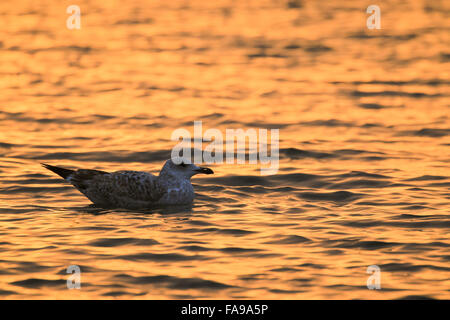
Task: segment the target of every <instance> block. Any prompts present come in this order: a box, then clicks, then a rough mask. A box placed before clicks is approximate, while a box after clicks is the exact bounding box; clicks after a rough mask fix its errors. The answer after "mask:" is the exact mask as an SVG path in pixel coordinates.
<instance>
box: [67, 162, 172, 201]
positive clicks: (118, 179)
mask: <svg viewBox="0 0 450 320" xmlns="http://www.w3.org/2000/svg"><path fill="white" fill-rule="evenodd" d="M68 180H69V181H70V182H71V183H72V184H73V185H74V186H75V187H76V188H77V189H78V190H79V191H81V192H82V193H83V194H85V195H86V196H87V197H88V198H89V199H91V200H92V201H93V202H94V203H96V202H103V203H111V204H114V203H117V202H118V201H119V202H120V201H146V202H156V201H158V200H159V199H160V198H161V197H162V196H163V195H164V193H165V190H164V189H163V188H161V187H160V186H159V184H158V183H157V177H155V176H154V175H152V174H150V173H147V172H139V171H117V172H112V173H107V172H104V171H98V170H86V169H80V170H77V171H76V172H75V173H74V174H73V175H72V176H71V177H70V179H68Z"/></svg>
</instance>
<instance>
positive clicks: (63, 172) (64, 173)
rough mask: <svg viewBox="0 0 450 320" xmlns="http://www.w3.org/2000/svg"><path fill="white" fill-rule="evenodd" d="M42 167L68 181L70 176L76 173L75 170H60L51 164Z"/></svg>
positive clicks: (43, 164)
mask: <svg viewBox="0 0 450 320" xmlns="http://www.w3.org/2000/svg"><path fill="white" fill-rule="evenodd" d="M41 164H42V166H43V167H44V168H46V169H48V170H50V171H53V172H54V173H56V174H57V175H59V176H61V177H63V178H64V179H66V178H67V177H68V176H70V175H71V174H72V173H74V172H75V171H74V170H70V169H64V168H60V167H55V166H51V165H49V164H45V163H41Z"/></svg>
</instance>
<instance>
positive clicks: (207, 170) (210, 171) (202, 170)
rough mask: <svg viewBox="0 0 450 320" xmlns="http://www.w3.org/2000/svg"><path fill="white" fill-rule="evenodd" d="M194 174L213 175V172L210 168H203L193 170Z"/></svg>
mask: <svg viewBox="0 0 450 320" xmlns="http://www.w3.org/2000/svg"><path fill="white" fill-rule="evenodd" d="M194 171H195V172H198V173H204V174H213V173H214V171H212V170H211V169H210V168H205V167H199V168H198V169H195V170H194Z"/></svg>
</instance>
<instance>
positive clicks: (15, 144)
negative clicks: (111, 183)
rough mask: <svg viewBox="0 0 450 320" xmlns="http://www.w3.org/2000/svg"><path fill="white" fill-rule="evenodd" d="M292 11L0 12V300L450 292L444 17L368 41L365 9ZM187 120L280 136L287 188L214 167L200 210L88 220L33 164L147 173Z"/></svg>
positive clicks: (394, 25) (386, 12)
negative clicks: (376, 283) (75, 17)
mask: <svg viewBox="0 0 450 320" xmlns="http://www.w3.org/2000/svg"><path fill="white" fill-rule="evenodd" d="M287 3H288V1H281V0H279V1H275V0H274V1H243V2H241V1H232V0H227V1H225V0H223V1H213V2H205V1H169V2H168V1H127V3H123V2H121V1H96V3H95V4H94V3H92V1H76V4H77V5H79V6H80V8H81V21H82V22H81V23H82V27H81V29H80V30H69V29H67V28H66V19H67V17H68V14H67V13H66V8H67V6H68V5H71V4H74V3H73V1H62V2H61V1H39V2H35V1H25V0H23V1H15V3H14V5H11V4H10V3H7V2H2V3H0V16H1V17H2V28H1V29H0V64H1V65H0V66H1V68H0V75H1V76H0V88H1V92H2V95H1V97H0V152H1V158H0V159H1V160H0V170H1V171H0V175H1V179H0V187H1V190H2V191H1V192H0V210H1V211H0V220H1V222H0V234H1V235H2V240H1V243H0V253H1V259H0V267H1V268H0V270H1V271H0V295H1V296H2V297H4V298H25V297H26V298H57V299H61V298H64V299H77V298H152V299H164V298H191V297H194V298H215V299H222V298H265V299H294V298H301V299H314V298H326V299H336V298H342V299H355V298H362V299H391V298H401V297H408V296H421V297H433V298H448V297H449V294H448V288H449V287H450V282H449V280H448V279H449V278H450V277H449V264H448V261H449V260H448V257H449V251H448V247H449V241H448V236H447V234H448V226H449V220H448V214H449V211H450V210H449V207H450V206H449V201H448V199H449V193H448V186H449V183H450V182H449V167H448V160H449V152H448V150H449V149H448V147H449V145H450V139H449V133H450V131H449V130H450V129H449V123H450V121H449V116H448V114H449V104H448V101H449V100H448V92H449V90H448V88H449V86H448V85H449V82H448V79H449V62H448V57H449V45H448V44H449V43H450V42H449V38H448V27H449V20H448V19H446V17H447V15H448V10H449V8H448V4H447V3H445V2H444V1H388V2H383V4H382V5H381V19H382V29H381V30H368V29H366V19H367V16H368V15H367V14H365V9H366V7H367V5H368V4H367V2H365V1H351V2H342V1H326V2H314V1H301V6H300V7H299V8H289V6H288V5H287ZM195 120H202V121H203V127H204V130H206V129H208V128H217V129H219V130H221V131H222V132H225V130H226V129H227V128H244V129H246V128H268V129H270V128H278V129H280V170H279V175H278V176H274V177H269V178H263V177H260V176H259V167H258V166H254V165H249V164H246V165H236V164H234V165H229V164H223V165H216V166H214V171H215V172H216V174H215V176H214V177H208V178H194V183H195V184H196V188H197V192H198V193H199V194H200V197H199V198H198V199H197V200H196V202H195V205H194V207H193V208H192V210H188V209H186V210H182V211H181V212H175V213H167V212H166V211H164V210H157V211H156V212H152V213H148V212H147V213H143V212H128V211H125V210H109V211H103V212H101V211H100V212H97V211H95V210H94V209H92V208H88V207H87V205H88V204H89V202H88V200H87V199H85V198H83V197H82V196H81V195H79V194H78V193H77V192H76V191H75V190H74V189H73V188H72V187H70V186H67V185H66V184H64V183H63V182H62V181H60V180H59V179H57V178H56V177H54V176H51V175H50V174H48V173H47V172H44V171H43V169H42V168H41V167H40V166H39V162H49V163H52V164H59V165H66V166H71V167H85V168H98V169H102V170H111V171H112V170H122V169H130V170H149V171H152V172H155V173H156V172H158V170H159V168H160V167H161V164H162V162H163V160H164V159H165V158H164V157H165V153H164V152H169V150H170V149H171V148H172V147H173V146H174V142H173V141H171V140H170V137H171V134H172V132H173V130H175V129H176V128H180V127H183V128H186V129H187V130H189V131H190V132H193V121H195ZM167 154H168V153H167ZM358 172H359V173H358ZM361 172H362V173H364V174H361ZM309 175H311V176H309ZM375 175H379V176H375ZM339 191H343V192H349V193H350V196H349V197H350V198H349V199H346V200H343V199H340V198H339V199H335V198H333V197H332V195H331V196H330V195H328V194H332V193H334V192H339ZM311 193H313V194H312V195H311ZM343 195H347V194H345V193H343ZM330 197H331V198H330ZM98 213H101V214H98ZM71 264H76V265H80V266H81V268H82V289H81V290H67V289H66V285H65V280H66V279H67V274H66V272H65V270H66V268H67V266H69V265H71ZM373 264H375V265H379V266H380V267H381V272H382V290H379V291H378V290H368V289H367V288H366V280H367V278H368V276H369V275H368V274H367V273H366V268H367V266H369V265H373ZM160 275H162V276H168V277H172V278H170V279H169V280H167V279H166V278H164V279H166V280H161V281H156V280H154V278H149V277H153V276H160ZM152 279H153V280H152ZM177 279H181V282H183V281H185V283H191V285H187V286H180V285H179V282H177V281H178V280H177ZM183 279H184V280H183ZM47 280H48V281H47ZM189 281H190V282H189ZM208 281H212V282H213V283H210V282H208Z"/></svg>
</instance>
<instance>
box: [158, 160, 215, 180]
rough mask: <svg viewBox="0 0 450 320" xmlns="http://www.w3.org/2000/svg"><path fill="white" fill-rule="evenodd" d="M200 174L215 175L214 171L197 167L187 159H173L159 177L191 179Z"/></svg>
mask: <svg viewBox="0 0 450 320" xmlns="http://www.w3.org/2000/svg"><path fill="white" fill-rule="evenodd" d="M199 173H203V174H213V173H214V171H212V170H211V169H210V168H206V167H199V166H196V165H195V164H193V163H191V162H190V161H189V160H188V159H186V158H172V159H169V160H167V161H166V163H165V164H164V166H163V168H162V169H161V172H160V174H159V175H160V176H161V175H163V176H164V175H168V176H173V177H180V178H184V179H190V178H191V177H192V176H194V175H196V174H199Z"/></svg>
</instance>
